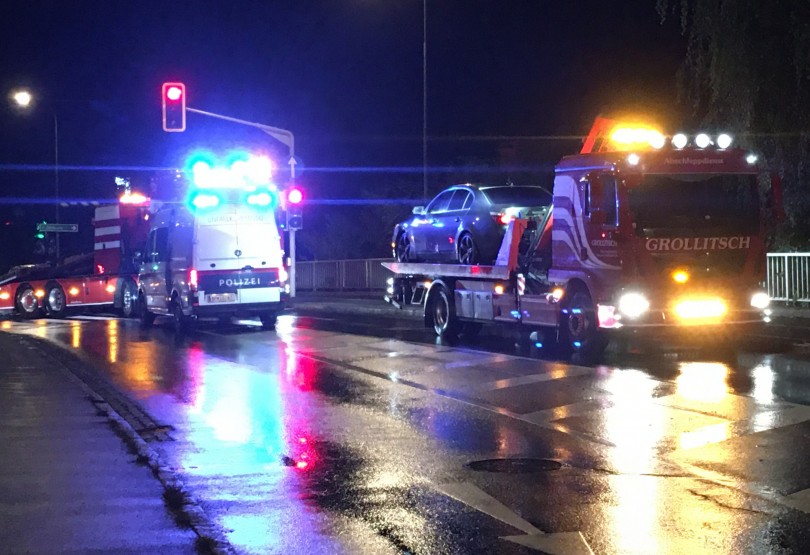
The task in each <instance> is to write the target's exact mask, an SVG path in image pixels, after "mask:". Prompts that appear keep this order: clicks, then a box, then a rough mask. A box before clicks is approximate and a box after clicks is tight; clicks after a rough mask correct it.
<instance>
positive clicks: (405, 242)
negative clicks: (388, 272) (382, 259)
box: [394, 232, 416, 262]
mask: <svg viewBox="0 0 810 555" xmlns="http://www.w3.org/2000/svg"><path fill="white" fill-rule="evenodd" d="M414 254H415V253H414V248H413V242H412V241H411V238H410V237H408V234H407V233H404V232H403V233H400V234H399V235H397V240H396V243H395V244H394V256H395V257H396V259H397V262H413V261H414V260H415V259H416V257H415V256H414Z"/></svg>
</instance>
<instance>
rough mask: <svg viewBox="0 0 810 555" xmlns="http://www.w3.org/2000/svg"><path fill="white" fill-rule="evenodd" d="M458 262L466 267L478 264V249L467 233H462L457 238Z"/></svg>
mask: <svg viewBox="0 0 810 555" xmlns="http://www.w3.org/2000/svg"><path fill="white" fill-rule="evenodd" d="M458 262H459V264H467V265H473V264H478V247H477V246H476V245H475V240H474V239H473V237H472V235H470V234H469V233H462V234H461V237H459V238H458Z"/></svg>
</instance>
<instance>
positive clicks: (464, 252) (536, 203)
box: [392, 184, 551, 264]
mask: <svg viewBox="0 0 810 555" xmlns="http://www.w3.org/2000/svg"><path fill="white" fill-rule="evenodd" d="M550 209H551V193H549V192H548V191H547V190H546V189H544V188H543V187H539V186H528V185H470V184H464V185H454V186H452V187H448V188H447V189H445V190H444V191H442V192H441V193H439V194H438V195H436V197H435V198H434V199H433V200H431V201H430V204H428V205H427V208H425V207H423V206H417V207H416V208H414V209H413V216H412V217H411V218H409V219H408V220H407V221H405V222H402V223H400V224H397V226H396V227H395V228H394V236H393V240H392V246H393V248H394V257H395V258H396V259H397V260H398V261H399V262H418V261H432V262H444V263H451V264H452V263H460V264H491V263H492V262H493V261H494V260H495V258H496V257H497V256H498V250H499V249H500V246H501V242H502V240H503V235H504V231H505V230H506V226H507V224H508V223H509V221H510V220H511V219H514V218H516V217H518V216H520V217H524V218H525V217H529V216H537V215H541V214H545V213H546V212H548V210H550Z"/></svg>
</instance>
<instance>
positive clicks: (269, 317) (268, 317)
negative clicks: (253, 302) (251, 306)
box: [259, 312, 278, 330]
mask: <svg viewBox="0 0 810 555" xmlns="http://www.w3.org/2000/svg"><path fill="white" fill-rule="evenodd" d="M259 319H260V320H261V321H262V327H263V328H264V329H266V330H272V329H274V328H275V327H276V320H278V315H277V314H276V313H275V312H264V313H262V314H260V315H259Z"/></svg>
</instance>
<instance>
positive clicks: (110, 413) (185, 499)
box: [18, 335, 237, 555]
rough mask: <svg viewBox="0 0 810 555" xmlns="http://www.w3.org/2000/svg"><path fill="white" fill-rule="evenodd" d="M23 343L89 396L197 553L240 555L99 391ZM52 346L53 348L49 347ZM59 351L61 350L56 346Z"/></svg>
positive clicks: (28, 340) (32, 341)
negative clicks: (147, 473)
mask: <svg viewBox="0 0 810 555" xmlns="http://www.w3.org/2000/svg"><path fill="white" fill-rule="evenodd" d="M18 337H20V338H21V339H22V341H23V343H28V344H29V346H31V345H33V347H34V348H36V349H37V350H39V351H40V352H42V353H43V354H44V355H45V356H46V357H48V358H49V359H51V360H53V361H54V363H55V365H56V367H57V368H58V369H59V370H60V371H61V372H62V373H63V374H64V375H65V376H66V377H67V378H68V379H69V380H70V381H72V382H74V383H75V384H76V385H77V386H79V388H80V389H82V391H84V393H85V394H86V395H87V398H88V400H89V401H90V403H92V404H93V405H94V406H95V407H96V408H97V409H98V410H99V411H101V412H103V413H104V415H105V416H106V417H107V418H108V419H109V423H110V425H111V427H112V429H113V431H114V432H115V433H116V435H118V437H120V438H121V439H122V440H123V441H124V443H125V444H126V445H127V446H128V447H130V448H131V449H132V451H134V453H135V454H136V455H137V461H136V462H137V463H139V464H145V465H146V466H148V467H149V469H150V470H151V471H152V474H153V475H154V476H155V478H157V480H158V481H159V482H160V483H161V485H162V486H163V500H164V503H165V504H166V506H167V508H168V509H169V511H170V512H171V513H172V514H173V515H174V516H175V518H176V521H177V522H178V524H182V525H184V526H188V527H189V528H190V529H191V530H192V531H193V532H194V533H195V534H196V535H197V540H196V542H195V549H196V550H197V552H198V553H201V554H205V555H209V554H210V555H237V551H236V550H235V549H234V548H233V546H232V545H231V544H230V542H229V541H228V539H227V535H226V534H225V531H224V530H223V529H222V528H220V527H219V525H217V524H216V523H215V522H214V521H213V520H212V519H211V518H209V517H208V515H207V514H206V512H205V510H204V509H203V508H202V505H201V504H200V502H199V501H198V500H197V499H196V498H195V497H194V495H193V494H192V493H191V491H190V490H189V488H188V487H187V486H186V484H185V482H184V481H183V479H182V478H181V477H180V476H179V475H178V474H177V473H176V472H175V471H174V470H172V469H171V467H170V466H169V465H167V464H166V463H165V461H163V459H162V457H161V456H160V454H159V453H158V452H157V451H156V450H154V449H153V448H152V447H151V446H150V445H149V444H148V443H147V442H146V441H145V440H144V439H143V438H142V437H141V436H140V435H138V433H137V432H136V431H135V429H134V428H133V427H132V426H131V425H130V424H129V422H127V421H126V420H125V419H124V418H123V417H121V415H120V414H118V412H116V410H115V409H114V408H113V407H112V406H111V405H110V404H109V403H107V401H106V400H105V399H104V398H103V397H102V396H101V395H99V394H98V393H96V391H95V390H94V389H93V388H92V387H90V386H89V385H88V384H87V383H85V382H84V381H83V380H82V379H81V378H79V377H78V376H77V375H76V374H74V373H73V372H72V371H71V370H70V368H69V367H67V366H66V365H64V364H63V363H62V361H60V360H59V359H57V358H55V357H54V356H53V355H52V354H51V353H49V352H47V351H46V350H43V349H40V348H39V346H38V343H39V341H44V340H38V339H35V338H32V337H28V336H23V335H18ZM49 345H50V344H49ZM57 347H58V346H57Z"/></svg>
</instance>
